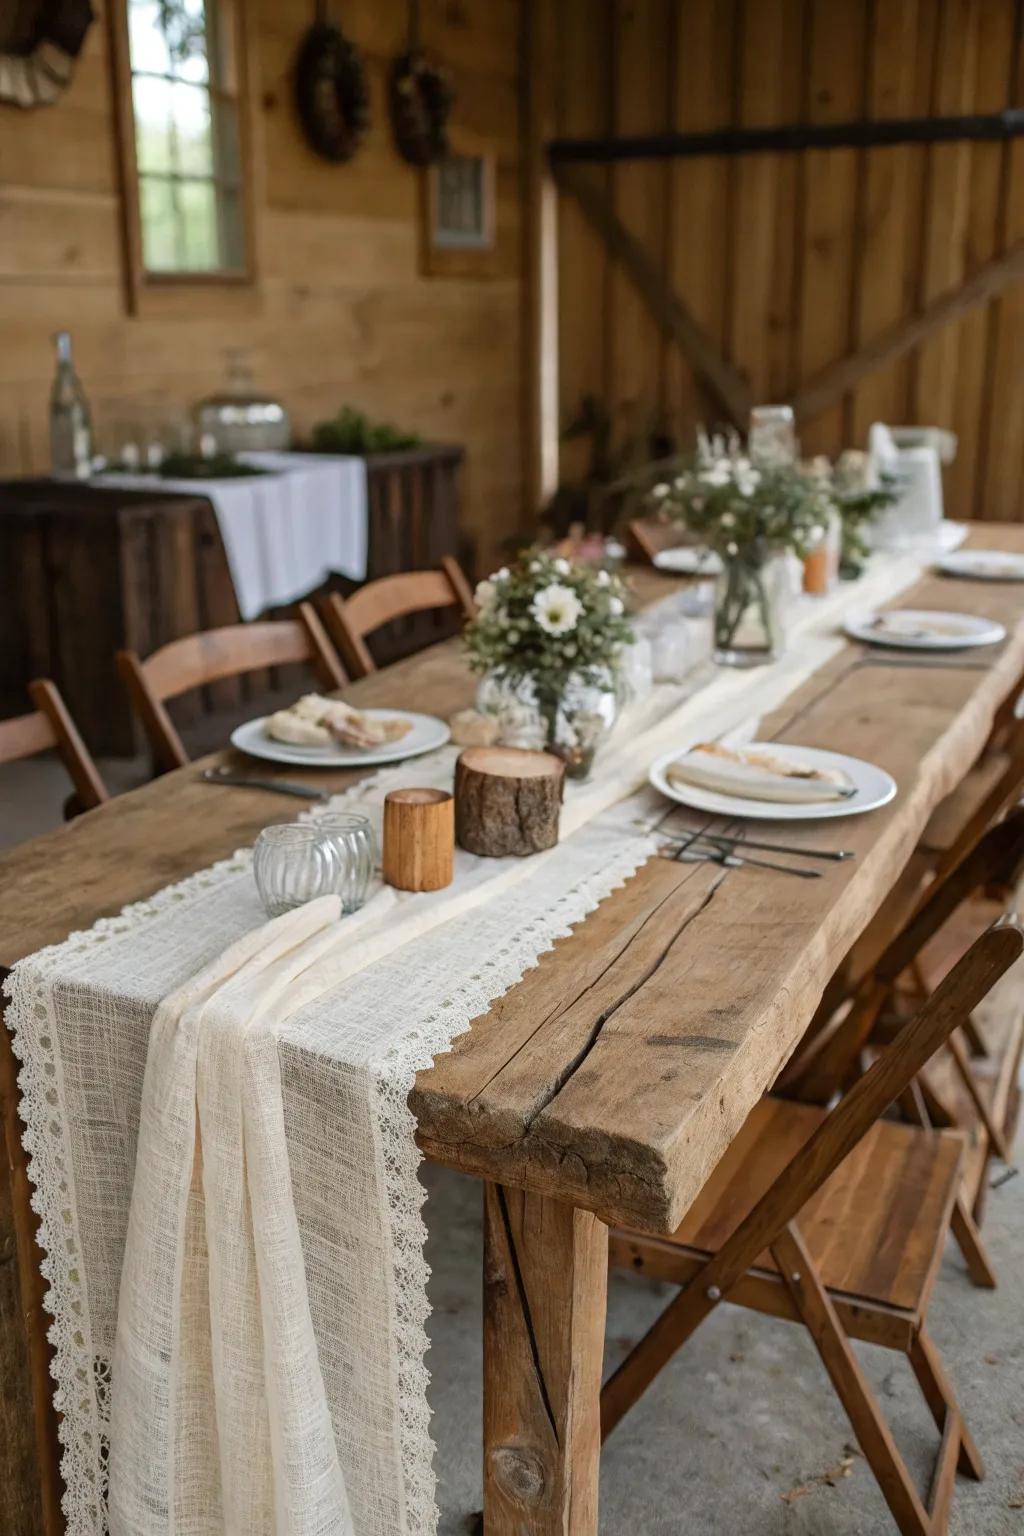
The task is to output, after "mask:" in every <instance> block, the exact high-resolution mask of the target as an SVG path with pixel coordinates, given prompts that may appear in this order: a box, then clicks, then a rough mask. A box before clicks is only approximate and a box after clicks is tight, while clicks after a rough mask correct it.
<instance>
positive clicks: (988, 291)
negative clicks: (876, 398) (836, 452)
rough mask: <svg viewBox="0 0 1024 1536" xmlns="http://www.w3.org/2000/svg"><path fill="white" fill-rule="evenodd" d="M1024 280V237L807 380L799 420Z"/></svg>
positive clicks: (797, 407) (797, 398) (799, 397)
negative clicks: (928, 302)
mask: <svg viewBox="0 0 1024 1536" xmlns="http://www.w3.org/2000/svg"><path fill="white" fill-rule="evenodd" d="M1022 278H1024V240H1021V241H1018V242H1017V244H1016V245H1014V246H1012V247H1011V249H1010V250H1009V251H1007V252H1006V253H1005V254H1004V255H1002V256H997V257H995V258H994V259H993V260H992V261H989V262H986V264H985V265H984V266H983V267H979V269H978V271H977V272H976V273H975V274H974V276H973V277H971V278H968V280H967V281H966V282H965V283H963V284H962V285H961V286H960V287H959V288H956V289H954V290H952V291H951V292H949V293H944V294H942V295H941V296H940V297H939V298H937V299H935V300H933V302H932V303H931V304H928V305H926V306H925V308H924V309H922V310H920V311H919V313H918V314H916V315H910V316H909V317H908V318H907V319H905V320H898V321H897V322H896V323H895V324H894V325H891V326H889V327H888V328H887V329H886V330H884V331H882V332H881V334H880V335H878V336H876V337H875V339H874V341H869V342H867V343H866V345H865V346H863V347H860V348H858V350H857V351H856V352H851V353H849V354H848V355H847V356H846V357H843V358H840V359H839V360H838V361H837V362H834V363H829V364H828V365H827V366H826V367H824V368H821V369H819V371H818V372H817V373H815V374H812V375H811V377H810V378H808V379H806V380H805V381H804V383H803V384H801V385H800V387H799V388H798V389H797V391H796V394H795V395H794V397H793V401H792V405H793V411H794V414H795V415H796V417H797V419H798V420H802V421H807V420H810V419H811V418H812V417H814V416H817V415H819V414H820V413H821V412H822V411H825V410H827V409H828V408H829V406H830V405H834V404H835V403H836V401H837V400H840V399H841V398H842V397H843V395H845V394H846V393H847V391H848V390H851V389H854V388H855V387H856V386H857V385H858V384H859V383H860V381H861V379H863V378H865V377H866V376H867V375H868V374H869V373H874V372H875V370H876V369H878V368H884V367H885V366H886V365H887V364H889V363H893V362H895V361H896V360H897V359H898V358H900V357H903V356H904V355H905V354H906V353H907V352H911V351H913V349H914V348H915V347H918V346H920V345H921V343H922V342H924V341H927V340H928V338H929V337H931V336H933V335H934V334H935V333H936V332H937V331H939V330H941V329H942V327H943V326H946V325H949V324H950V323H951V322H952V321H954V320H959V319H961V318H962V317H963V316H964V315H966V314H968V313H969V312H970V311H971V310H972V309H977V308H978V306H979V305H982V304H987V303H988V302H989V300H990V299H994V298H998V296H999V295H1000V294H1001V293H1003V292H1004V291H1005V290H1006V289H1007V288H1010V287H1012V285H1013V284H1014V283H1017V282H1020V280H1021V279H1022Z"/></svg>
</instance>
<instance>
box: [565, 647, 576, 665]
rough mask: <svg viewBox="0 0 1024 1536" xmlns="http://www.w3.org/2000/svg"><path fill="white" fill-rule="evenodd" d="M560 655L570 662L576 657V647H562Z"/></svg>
mask: <svg viewBox="0 0 1024 1536" xmlns="http://www.w3.org/2000/svg"><path fill="white" fill-rule="evenodd" d="M562 655H563V656H565V657H566V658H567V660H569V661H572V658H573V657H574V656H575V655H576V647H575V646H574V645H563V646H562Z"/></svg>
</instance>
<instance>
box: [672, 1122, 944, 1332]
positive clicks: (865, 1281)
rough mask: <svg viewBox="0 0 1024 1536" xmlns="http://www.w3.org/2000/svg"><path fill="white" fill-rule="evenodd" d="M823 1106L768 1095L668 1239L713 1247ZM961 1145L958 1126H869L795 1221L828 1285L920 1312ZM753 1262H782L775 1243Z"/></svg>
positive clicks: (770, 1266) (762, 1265) (768, 1265)
mask: <svg viewBox="0 0 1024 1536" xmlns="http://www.w3.org/2000/svg"><path fill="white" fill-rule="evenodd" d="M827 1113H828V1112H827V1111H826V1110H823V1109H819V1108H818V1107H817V1106H815V1105H806V1104H796V1103H792V1102H790V1101H789V1100H785V1099H773V1098H764V1099H762V1100H761V1101H760V1103H758V1104H757V1105H756V1107H755V1108H754V1110H753V1111H752V1113H751V1114H750V1116H749V1117H748V1119H747V1121H746V1124H745V1125H744V1127H743V1129H742V1131H741V1132H740V1134H739V1135H738V1136H737V1137H736V1139H735V1140H734V1141H733V1143H732V1145H731V1146H730V1147H729V1150H728V1151H727V1152H726V1154H725V1156H724V1157H723V1158H722V1160H721V1162H720V1163H719V1164H718V1166H717V1167H716V1169H715V1171H714V1173H713V1174H712V1175H711V1177H710V1179H709V1180H708V1182H707V1183H706V1184H705V1186H704V1188H703V1189H702V1190H701V1192H700V1194H699V1195H698V1197H697V1199H696V1200H695V1201H694V1204H693V1205H692V1206H691V1208H690V1210H689V1211H688V1213H687V1215H686V1217H685V1218H684V1220H683V1222H682V1223H681V1225H680V1226H679V1227H678V1228H677V1230H676V1231H675V1232H674V1233H673V1234H672V1236H671V1237H670V1238H668V1239H667V1240H666V1241H667V1242H668V1243H669V1244H673V1245H678V1246H680V1247H684V1248H687V1249H691V1250H694V1249H695V1250H699V1251H700V1252H701V1253H704V1254H707V1255H710V1254H712V1253H716V1252H717V1251H718V1249H719V1248H720V1247H721V1246H722V1244H723V1243H724V1242H725V1241H726V1239H727V1238H728V1237H729V1236H730V1235H731V1234H732V1232H733V1231H734V1230H735V1228H736V1227H737V1226H738V1225H739V1223H740V1221H741V1220H742V1219H743V1217H744V1216H746V1214H747V1213H748V1211H749V1210H750V1209H751V1207H752V1206H753V1205H754V1204H755V1202H756V1201H757V1200H759V1199H760V1198H761V1196H762V1195H763V1194H764V1193H765V1191H766V1190H767V1189H768V1188H769V1186H770V1185H771V1184H772V1183H773V1181H774V1180H775V1179H776V1178H777V1176H778V1175H779V1173H781V1171H782V1169H783V1168H784V1167H785V1165H786V1164H787V1163H788V1161H789V1159H790V1158H791V1157H792V1156H793V1154H794V1152H796V1150H797V1149H798V1148H799V1147H800V1146H802V1145H803V1143H804V1142H805V1141H806V1140H807V1139H808V1138H809V1137H810V1135H811V1134H812V1132H813V1131H814V1130H815V1129H816V1128H817V1127H818V1125H820V1124H821V1122H822V1120H824V1119H825V1117H826V1115H827ZM963 1150H964V1146H963V1137H962V1135H961V1134H960V1133H959V1132H954V1131H922V1130H920V1129H919V1128H918V1127H916V1126H911V1125H901V1124H898V1123H896V1122H890V1121H885V1120H882V1121H878V1122H877V1123H876V1124H875V1125H874V1126H873V1127H872V1128H871V1130H869V1131H868V1133H867V1135H866V1136H865V1137H864V1138H863V1140H862V1141H861V1142H860V1143H859V1144H858V1146H857V1147H856V1148H855V1149H854V1151H853V1152H852V1153H851V1154H850V1155H849V1157H847V1158H846V1160H845V1161H844V1162H843V1163H842V1164H841V1165H840V1167H839V1168H838V1169H837V1170H836V1172H835V1173H834V1174H833V1175H832V1177H831V1178H830V1179H829V1180H828V1181H827V1182H826V1183H825V1184H824V1185H823V1186H822V1188H821V1189H820V1190H819V1192H818V1194H817V1195H816V1196H815V1197H814V1198H813V1199H812V1200H811V1201H810V1202H809V1204H808V1205H807V1206H806V1207H805V1208H804V1210H803V1211H802V1212H801V1214H800V1217H799V1220H798V1223H797V1224H798V1226H799V1228H800V1232H801V1234H802V1236H803V1239H804V1242H805V1243H806V1245H807V1247H808V1249H809V1251H810V1253H811V1256H812V1258H813V1259H814V1262H815V1264H816V1266H817V1268H818V1272H819V1275H820V1277H821V1279H822V1281H823V1282H824V1284H825V1285H826V1286H827V1287H828V1289H829V1290H830V1291H833V1292H837V1293H841V1294H842V1295H843V1296H846V1297H848V1298H850V1299H851V1300H853V1301H865V1302H869V1303H872V1304H875V1305H878V1306H883V1307H889V1308H897V1309H899V1310H900V1311H902V1312H906V1313H913V1314H914V1315H915V1316H918V1315H920V1314H921V1313H922V1312H923V1310H924V1307H925V1304H926V1302H927V1298H928V1292H929V1290H930V1288H931V1284H932V1280H933V1279H934V1275H935V1271H936V1268H937V1266H938V1262H939V1258H940V1256H941V1253H942V1247H943V1243H944V1241H945V1237H946V1232H947V1229H948V1226H949V1217H950V1211H951V1209H952V1206H953V1202H954V1199H955V1197H956V1192H957V1187H958V1181H959V1176H960V1163H961V1158H962V1156H963ZM644 1241H646V1239H644ZM756 1267H757V1268H758V1269H764V1270H769V1271H775V1270H776V1265H775V1262H774V1260H773V1258H772V1256H771V1254H769V1253H763V1254H761V1256H760V1257H759V1258H758V1260H757V1264H756Z"/></svg>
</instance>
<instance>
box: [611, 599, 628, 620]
mask: <svg viewBox="0 0 1024 1536" xmlns="http://www.w3.org/2000/svg"><path fill="white" fill-rule="evenodd" d="M625 611H626V610H625V606H624V604H623V601H622V598H621V597H610V598H609V599H608V612H609V613H610V614H611V616H612V618H614V619H617V618H619V617H620V615H621V614H623V613H625Z"/></svg>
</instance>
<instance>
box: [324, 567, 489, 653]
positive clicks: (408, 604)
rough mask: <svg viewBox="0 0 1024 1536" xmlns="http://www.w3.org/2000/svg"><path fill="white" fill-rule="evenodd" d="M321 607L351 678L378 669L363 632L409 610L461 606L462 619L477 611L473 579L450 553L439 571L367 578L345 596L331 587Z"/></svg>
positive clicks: (424, 610) (430, 609) (426, 610)
mask: <svg viewBox="0 0 1024 1536" xmlns="http://www.w3.org/2000/svg"><path fill="white" fill-rule="evenodd" d="M321 606H322V611H323V615H324V622H325V623H326V625H327V628H328V630H329V632H330V635H331V638H332V640H333V641H334V643H335V645H336V646H337V647H338V650H339V651H340V652H341V655H342V659H343V661H344V663H345V665H346V667H348V669H349V671H350V672H351V674H352V676H353V677H368V676H369V675H370V673H371V672H376V670H377V663H376V662H375V661H374V659H373V657H372V655H371V654H370V650H369V647H368V646H367V644H366V638H365V637H366V636H367V635H372V634H373V632H374V630H376V629H380V627H381V625H382V624H389V623H391V621H392V620H393V619H402V618H405V616H406V615H407V614H410V613H428V612H431V611H434V610H437V609H445V608H457V609H459V611H460V613H461V615H462V617H463V618H464V619H471V618H473V616H474V614H475V613H476V607H475V605H474V603H473V594H472V592H471V591H470V587H469V582H468V581H467V580H466V578H465V576H464V575H463V574H462V570H461V568H460V566H459V564H458V562H457V561H456V560H453V559H451V557H450V556H448V555H445V557H444V559H443V560H442V561H441V564H440V567H439V568H438V569H437V570H434V571H402V572H401V573H400V574H399V575H397V576H381V577H380V578H379V579H378V580H377V581H368V582H367V583H366V585H365V586H364V587H360V588H359V589H358V590H357V591H355V592H353V593H352V596H351V597H346V598H342V597H341V596H340V595H339V594H338V593H337V592H331V593H330V594H329V595H328V596H327V597H325V598H324V599H323V600H322V604H321Z"/></svg>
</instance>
